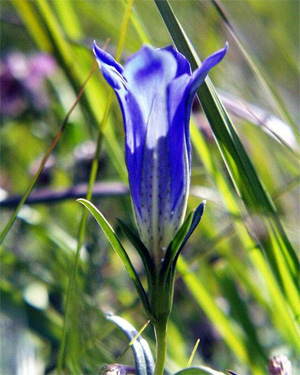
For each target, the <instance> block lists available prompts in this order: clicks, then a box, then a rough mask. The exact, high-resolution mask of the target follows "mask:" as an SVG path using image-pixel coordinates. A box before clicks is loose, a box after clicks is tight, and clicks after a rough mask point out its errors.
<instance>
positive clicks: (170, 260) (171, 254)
mask: <svg viewBox="0 0 300 375" xmlns="http://www.w3.org/2000/svg"><path fill="white" fill-rule="evenodd" d="M205 204H206V201H203V202H202V203H201V204H200V205H199V206H198V207H197V209H196V210H195V211H192V212H190V213H189V215H188V217H187V218H186V220H185V222H184V223H183V224H182V226H181V228H180V229H179V231H178V232H177V234H176V236H175V237H174V239H173V241H172V242H171V244H170V245H169V247H168V249H167V251H166V256H165V259H164V263H163V267H162V275H165V276H166V275H167V274H168V272H169V270H170V269H174V267H175V265H176V262H177V259H178V257H179V254H180V252H181V250H182V249H183V247H184V245H185V244H186V242H187V241H188V239H189V238H190V236H191V235H192V233H193V232H194V230H195V229H196V227H197V225H198V224H199V222H200V220H201V217H202V215H203V212H204V208H205Z"/></svg>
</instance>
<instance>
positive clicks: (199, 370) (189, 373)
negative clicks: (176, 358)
mask: <svg viewBox="0 0 300 375" xmlns="http://www.w3.org/2000/svg"><path fill="white" fill-rule="evenodd" d="M174 375H225V374H224V372H219V371H215V370H213V369H211V368H209V367H206V366H192V367H188V368H185V369H183V370H180V371H178V372H176V373H175V374H174Z"/></svg>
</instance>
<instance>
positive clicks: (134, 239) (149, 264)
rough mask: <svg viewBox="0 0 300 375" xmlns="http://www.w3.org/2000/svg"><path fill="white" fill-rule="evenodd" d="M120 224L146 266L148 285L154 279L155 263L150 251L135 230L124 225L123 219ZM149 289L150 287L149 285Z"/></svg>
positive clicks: (119, 220)
mask: <svg viewBox="0 0 300 375" xmlns="http://www.w3.org/2000/svg"><path fill="white" fill-rule="evenodd" d="M118 222H119V224H120V226H121V229H122V231H123V232H124V234H125V235H126V237H127V238H128V239H129V241H130V242H131V243H132V245H133V246H134V248H135V249H136V250H137V252H138V253H139V255H140V257H141V259H142V262H143V264H144V267H145V270H146V273H147V276H148V283H149V282H150V281H151V280H153V277H154V272H153V270H154V263H153V261H152V259H151V257H150V254H149V251H148V249H147V248H146V246H145V245H144V244H143V242H142V241H141V240H140V238H139V237H138V236H137V234H136V233H135V232H134V230H133V229H131V228H130V227H129V226H128V225H127V224H125V223H124V221H122V220H121V219H118ZM148 287H149V285H148Z"/></svg>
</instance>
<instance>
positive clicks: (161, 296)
mask: <svg viewBox="0 0 300 375" xmlns="http://www.w3.org/2000/svg"><path fill="white" fill-rule="evenodd" d="M204 208H205V201H203V202H202V203H201V204H200V205H199V206H198V207H197V209H196V210H195V211H192V212H190V213H189V214H188V216H187V218H186V219H185V221H184V223H183V224H182V226H181V227H180V229H179V231H178V232H177V234H176V235H175V237H174V239H173V240H172V242H171V243H170V245H169V246H168V249H167V251H166V254H165V259H164V262H163V265H162V267H161V269H160V272H159V275H158V279H157V280H155V284H154V285H153V289H152V290H151V293H149V299H150V304H151V308H152V311H153V316H154V318H155V319H160V317H163V316H168V315H169V314H170V312H171V309H172V304H173V291H174V277H175V269H176V262H177V259H178V257H179V254H180V252H181V250H182V249H183V247H184V245H185V244H186V242H187V240H188V239H189V238H190V236H191V235H192V233H193V232H194V230H195V228H196V227H197V225H198V224H199V222H200V220H201V217H202V215H203V212H204Z"/></svg>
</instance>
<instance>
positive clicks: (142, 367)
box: [106, 315, 154, 375]
mask: <svg viewBox="0 0 300 375" xmlns="http://www.w3.org/2000/svg"><path fill="white" fill-rule="evenodd" d="M106 318H107V320H110V321H111V322H113V323H114V324H116V325H117V326H118V327H119V328H120V329H121V330H122V331H123V332H124V333H125V335H126V337H127V338H128V340H129V341H130V342H131V343H132V344H131V345H132V350H133V353H134V359H135V368H136V374H137V375H153V372H154V360H153V356H152V353H151V350H150V348H149V345H148V343H147V341H146V340H145V339H143V337H142V336H141V335H140V334H139V332H138V331H137V330H136V329H135V328H134V327H133V326H132V325H131V324H130V323H129V322H127V320H125V319H123V318H120V317H119V316H115V315H107V316H106Z"/></svg>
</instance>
